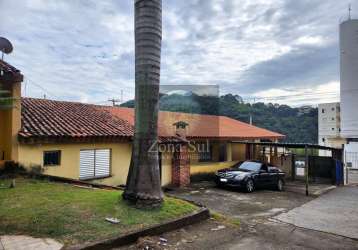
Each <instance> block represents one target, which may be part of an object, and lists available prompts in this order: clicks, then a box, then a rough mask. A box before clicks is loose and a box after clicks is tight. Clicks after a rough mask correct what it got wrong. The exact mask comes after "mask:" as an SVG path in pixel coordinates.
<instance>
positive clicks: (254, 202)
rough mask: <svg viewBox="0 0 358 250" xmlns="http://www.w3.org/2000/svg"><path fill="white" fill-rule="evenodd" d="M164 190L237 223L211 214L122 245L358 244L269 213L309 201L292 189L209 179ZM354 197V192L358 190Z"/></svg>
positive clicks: (249, 247) (271, 247)
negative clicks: (247, 188)
mask: <svg viewBox="0 0 358 250" xmlns="http://www.w3.org/2000/svg"><path fill="white" fill-rule="evenodd" d="M169 194H171V195H174V196H177V197H180V198H184V199H187V200H192V201H196V202H199V203H202V204H204V205H205V206H207V207H208V208H209V209H211V210H212V211H214V212H218V213H221V214H223V215H225V216H226V217H228V218H239V219H240V221H241V223H240V227H237V226H232V225H230V224H226V223H224V222H220V221H216V220H214V219H210V220H208V221H204V222H201V223H198V224H195V225H191V226H187V227H185V228H182V229H180V230H175V231H173V232H168V233H165V234H163V235H161V237H163V238H165V240H166V242H165V244H164V245H161V242H160V238H159V236H158V237H150V238H147V239H142V240H141V241H139V242H138V243H137V244H133V245H130V246H125V247H122V248H119V249H120V250H123V249H144V248H146V246H148V245H150V246H153V248H149V249H170V250H171V249H173V250H176V249H180V250H181V249H188V250H193V249H218V250H226V249H245V250H256V249H257V250H266V249H267V250H276V249H278V250H281V249H282V250H290V249H314V250H320V249H324V250H327V249H331V250H338V249H339V250H343V249H347V250H351V249H352V250H353V249H358V241H356V240H354V239H350V238H346V237H342V236H339V235H334V234H330V233H325V232H320V231H315V230H311V229H306V228H300V227H297V226H295V225H292V224H288V223H283V222H280V221H278V220H277V219H273V218H274V217H275V216H278V215H279V214H282V213H289V211H290V210H292V209H295V208H297V207H301V206H304V205H305V204H309V203H310V202H313V201H314V198H313V197H306V196H305V195H303V194H299V193H292V192H277V191H270V190H257V191H255V192H254V193H250V194H247V193H243V192H238V191H235V190H230V189H218V188H216V187H215V185H214V184H213V183H210V182H201V183H194V184H192V185H191V186H190V187H189V188H186V189H180V190H174V191H171V192H169ZM357 197H358V196H357Z"/></svg>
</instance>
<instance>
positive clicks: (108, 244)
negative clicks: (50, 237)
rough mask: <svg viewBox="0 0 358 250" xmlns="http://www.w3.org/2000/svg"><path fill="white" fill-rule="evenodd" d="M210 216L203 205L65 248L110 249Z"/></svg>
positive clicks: (85, 249) (70, 249)
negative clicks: (162, 220)
mask: <svg viewBox="0 0 358 250" xmlns="http://www.w3.org/2000/svg"><path fill="white" fill-rule="evenodd" d="M209 218H210V212H209V210H208V209H207V208H204V207H202V208H201V209H200V210H199V211H197V212H194V213H191V214H189V215H185V216H183V217H181V218H179V219H173V220H170V221H168V222H165V223H162V224H158V225H155V226H151V227H148V228H145V229H141V230H137V231H134V232H131V233H128V234H126V235H122V236H119V237H114V238H111V239H106V240H103V241H97V242H92V243H88V244H82V245H75V246H69V247H66V248H64V249H63V250H108V249H112V248H114V247H120V246H124V245H128V244H130V243H134V242H136V241H137V239H138V238H140V237H145V236H154V235H158V234H162V233H165V232H169V231H173V230H176V229H179V228H182V227H185V226H188V225H192V224H195V223H198V222H201V221H204V220H207V219H209Z"/></svg>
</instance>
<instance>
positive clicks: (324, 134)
mask: <svg viewBox="0 0 358 250" xmlns="http://www.w3.org/2000/svg"><path fill="white" fill-rule="evenodd" d="M340 132H341V108H340V104H339V102H335V103H322V104H319V105H318V144H319V145H322V146H326V147H334V148H342V144H345V140H344V139H343V138H341V136H340ZM328 154H330V152H328V151H327V152H326V151H320V152H319V155H320V156H330V155H328Z"/></svg>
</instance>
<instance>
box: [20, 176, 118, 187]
mask: <svg viewBox="0 0 358 250" xmlns="http://www.w3.org/2000/svg"><path fill="white" fill-rule="evenodd" d="M22 175H23V176H26V177H31V175H30V174H27V173H24V174H22ZM35 176H36V178H39V179H47V180H49V181H53V182H61V183H67V184H73V185H78V186H83V187H90V188H99V189H107V190H124V189H123V188H121V187H114V186H109V185H105V184H98V183H93V182H89V181H80V180H75V179H70V178H65V177H59V176H53V175H45V174H36V175H35Z"/></svg>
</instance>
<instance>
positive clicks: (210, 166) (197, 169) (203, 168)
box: [190, 161, 238, 175]
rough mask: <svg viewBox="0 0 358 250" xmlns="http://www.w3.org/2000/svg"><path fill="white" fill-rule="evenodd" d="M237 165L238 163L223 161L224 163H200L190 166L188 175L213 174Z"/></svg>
mask: <svg viewBox="0 0 358 250" xmlns="http://www.w3.org/2000/svg"><path fill="white" fill-rule="evenodd" d="M236 163H238V161H225V162H201V163H196V164H191V166H190V175H194V174H204V173H215V172H216V171H218V170H220V169H224V168H229V167H232V166H233V165H235V164H236Z"/></svg>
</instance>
